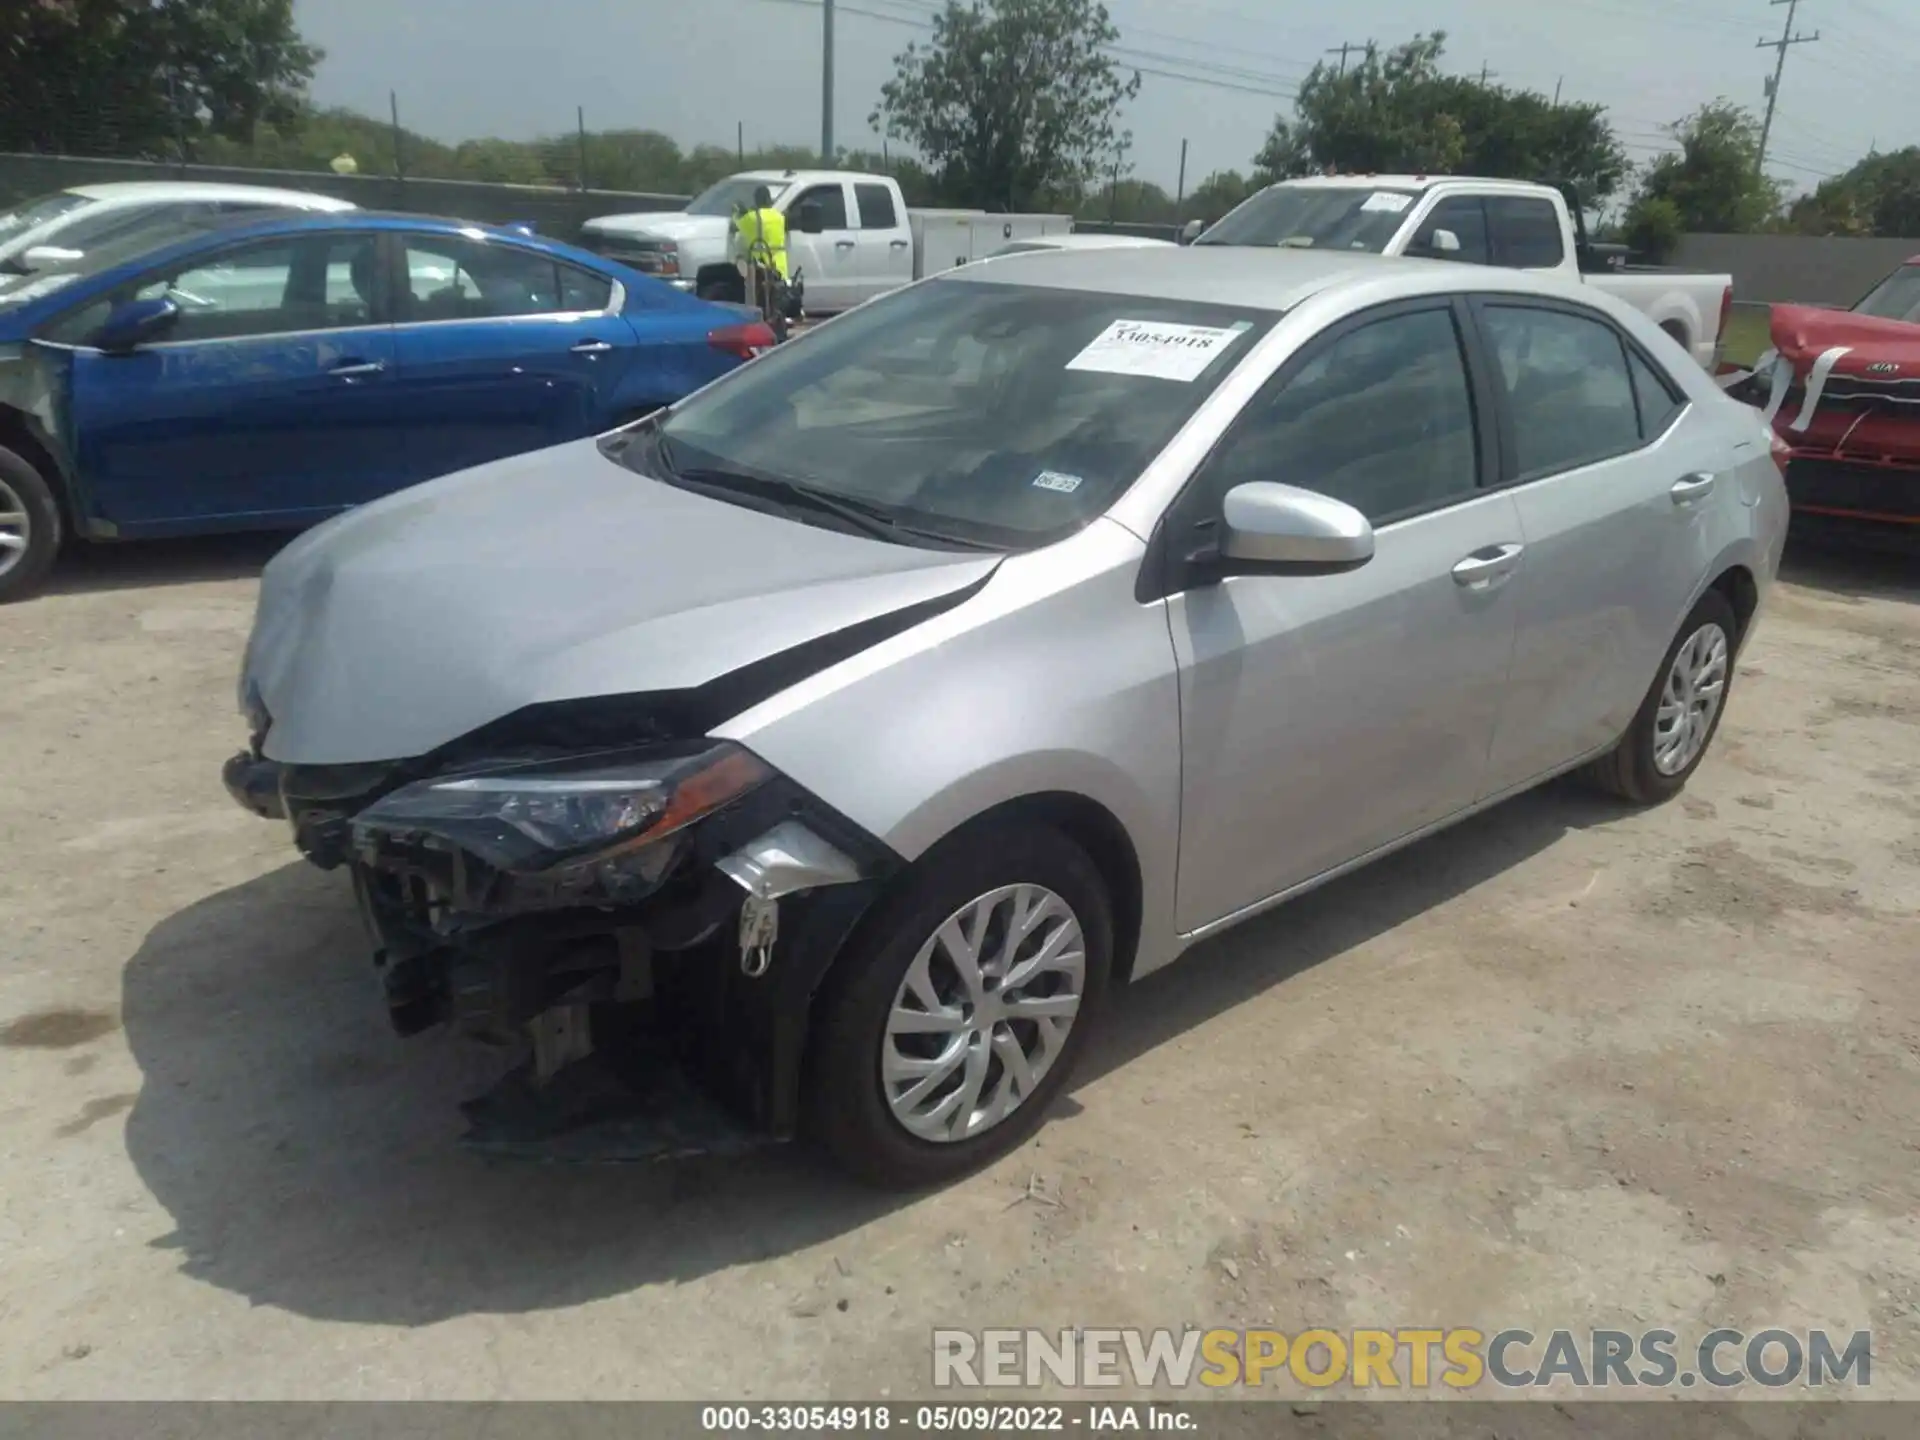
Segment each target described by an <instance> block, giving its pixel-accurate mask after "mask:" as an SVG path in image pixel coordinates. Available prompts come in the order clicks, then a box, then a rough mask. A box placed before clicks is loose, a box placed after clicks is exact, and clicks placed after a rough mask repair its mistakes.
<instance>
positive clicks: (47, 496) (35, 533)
mask: <svg viewBox="0 0 1920 1440" xmlns="http://www.w3.org/2000/svg"><path fill="white" fill-rule="evenodd" d="M0 477H4V478H5V479H6V482H7V488H8V489H10V490H12V491H13V493H14V494H16V495H18V496H19V497H20V501H21V503H22V504H23V505H25V506H26V510H27V551H26V554H25V555H23V556H22V557H21V559H20V561H19V563H18V564H16V565H15V566H14V567H13V568H12V569H11V570H9V571H7V572H6V573H5V574H4V575H0V605H4V604H6V603H7V602H8V601H9V600H24V599H26V597H27V596H29V595H31V594H32V593H33V592H34V591H35V590H37V589H39V588H40V582H41V581H43V580H45V579H46V578H47V572H48V571H49V570H51V569H52V568H53V561H54V557H55V556H56V555H58V554H59V553H60V504H59V502H58V501H57V500H55V499H54V498H53V491H52V489H51V488H49V486H48V485H47V482H46V480H45V479H44V478H43V477H42V476H41V474H40V472H39V471H38V470H37V469H35V468H34V467H33V466H32V465H30V464H28V463H27V461H25V460H23V459H22V458H21V457H20V456H19V455H16V454H15V453H14V452H13V451H11V450H8V449H6V448H5V447H4V446H0Z"/></svg>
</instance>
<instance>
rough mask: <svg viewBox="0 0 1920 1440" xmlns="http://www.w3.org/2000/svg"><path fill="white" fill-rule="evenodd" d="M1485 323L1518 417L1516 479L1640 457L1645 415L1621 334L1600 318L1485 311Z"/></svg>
mask: <svg viewBox="0 0 1920 1440" xmlns="http://www.w3.org/2000/svg"><path fill="white" fill-rule="evenodd" d="M1480 323H1481V326H1482V327H1483V329H1484V330H1485V332H1486V336H1487V343H1488V345H1489V346H1490V347H1491V348H1492V350H1493V353H1494V356H1495V359H1496V361H1497V365H1496V369H1497V371H1498V375H1497V379H1498V381H1499V384H1500V385H1501V387H1502V388H1503V390H1504V391H1505V394H1506V400H1507V407H1508V410H1509V412H1510V413H1511V415H1512V417H1513V432H1514V446H1515V451H1516V456H1515V468H1516V469H1517V471H1518V475H1517V477H1516V478H1518V479H1520V480H1534V479H1538V478H1539V477H1541V476H1543V475H1552V474H1556V473H1558V472H1559V471H1562V470H1572V469H1576V468H1578V467H1579V466H1582V465H1590V464H1593V463H1594V462H1596V461H1599V460H1606V459H1609V458H1611V457H1612V456H1615V455H1623V454H1625V453H1626V452H1628V451H1630V450H1636V449H1638V448H1639V447H1640V444H1641V432H1640V411H1639V406H1638V404H1637V403H1636V402H1635V399H1634V386H1633V378H1632V376H1631V374H1630V373H1629V371H1628V368H1627V351H1626V347H1625V345H1624V344H1623V342H1622V341H1621V339H1620V335H1619V332H1617V331H1616V330H1615V329H1614V328H1613V326H1611V325H1609V324H1608V323H1607V322H1606V321H1604V320H1602V319H1600V318H1599V317H1598V316H1593V317H1588V316H1585V315H1579V314H1575V313H1573V312H1572V311H1570V310H1549V309H1544V308H1541V307H1537V306H1529V305H1511V304H1494V303H1488V304H1483V305H1482V306H1481V307H1480Z"/></svg>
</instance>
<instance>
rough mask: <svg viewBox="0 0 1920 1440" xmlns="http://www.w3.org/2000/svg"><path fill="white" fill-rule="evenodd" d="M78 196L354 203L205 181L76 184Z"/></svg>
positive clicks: (318, 206)
mask: <svg viewBox="0 0 1920 1440" xmlns="http://www.w3.org/2000/svg"><path fill="white" fill-rule="evenodd" d="M71 193H72V194H75V195H84V196H86V197H87V199H89V200H110V201H118V202H132V201H139V200H257V201H261V202H263V203H264V202H268V201H271V202H273V203H275V204H280V205H302V206H306V207H309V208H311V209H315V210H329V211H336V210H351V209H353V208H354V206H353V202H352V201H351V200H342V199H339V198H338V197H337V196H333V195H321V194H317V193H316V192H314V191H311V190H280V189H275V188H273V187H271V186H267V185H223V184H216V183H212V182H208V181H201V180H117V181H112V182H109V183H107V184H102V185H75V186H73V187H72V189H71Z"/></svg>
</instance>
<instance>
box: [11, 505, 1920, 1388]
mask: <svg viewBox="0 0 1920 1440" xmlns="http://www.w3.org/2000/svg"><path fill="white" fill-rule="evenodd" d="M270 548H271V547H270V546H269V545H266V544H263V543H261V542H257V541H242V542H235V541H225V542H221V543H219V544H213V545H205V544H196V545H185V546H168V547H159V548H154V549H149V550H144V551H138V552H132V551H128V552H119V553H112V552H107V553H101V554H97V555H92V556H83V557H81V560H80V562H79V563H77V564H75V565H71V566H69V567H68V569H67V570H66V571H65V572H64V574H63V576H62V577H61V581H60V584H59V586H58V587H57V588H56V591H55V593H53V594H51V595H49V596H47V597H45V598H42V599H39V600H36V601H33V602H30V603H26V604H23V605H16V606H12V607H9V608H7V609H6V610H4V611H0V797H4V799H0V917H4V919H3V921H0V1075H4V1077H5V1078H4V1084H0V1395H5V1396H8V1397H35V1398H58V1397H205V1398H266V1397H288V1398H302V1397H305V1398H372V1397H446V1398H467V1397H471V1398H535V1397H561V1396H567V1397H585V1396H593V1397H601V1396H604V1397H634V1396H680V1397H716V1396H727V1397H735V1396H741V1395H751V1396H767V1395H774V1396H785V1397H789V1398H792V1397H801V1396H810V1397H815V1398H819V1397H826V1396H832V1397H848V1398H858V1397H867V1398H872V1397H874V1396H876V1395H878V1394H891V1395H892V1396H894V1397H903V1396H906V1395H909V1394H916V1393H923V1392H924V1391H925V1390H926V1388H927V1385H928V1383H929V1376H930V1362H929V1344H928V1332H929V1330H930V1329H931V1328H932V1327H934V1326H937V1325H954V1324H959V1325H973V1326H978V1325H995V1324H1001V1325H1034V1326H1043V1327H1049V1328H1058V1327H1062V1326H1072V1325H1133V1324H1138V1325H1182V1324H1187V1323H1194V1324H1203V1325H1228V1326H1240V1325H1267V1324H1271V1325H1276V1326H1278V1327H1279V1328H1282V1329H1285V1330H1293V1331H1297V1330H1299V1329H1301V1328H1305V1327H1306V1326H1309V1325H1314V1324H1324V1325H1328V1326H1331V1327H1334V1328H1336V1329H1337V1328H1345V1327H1349V1326H1356V1325H1382V1326H1389V1327H1391V1326H1408V1325H1422V1324H1425V1325H1463V1324H1465V1325H1476V1326H1479V1327H1482V1328H1484V1329H1487V1330H1489V1331H1491V1330H1495V1329H1499V1328H1503V1327H1506V1326H1510V1325H1521V1326H1527V1327H1529V1328H1532V1329H1535V1330H1550V1329H1552V1328H1554V1327H1556V1326H1572V1327H1581V1328H1584V1327H1587V1326H1591V1325H1617V1326H1619V1327H1620V1328H1624V1329H1629V1330H1638V1329H1644V1328H1647V1327H1648V1326H1652V1325H1665V1326H1668V1327H1670V1328H1673V1329H1676V1330H1679V1331H1681V1332H1683V1333H1689V1332H1695V1333H1697V1332H1700V1331H1704V1330H1706V1329H1708V1328H1711V1327H1712V1326H1713V1325H1716V1324H1721V1323H1724V1324H1729V1325H1733V1326H1736V1327H1741V1328H1745V1329H1748V1330H1757V1329H1760V1328H1764V1327H1765V1326H1767V1325H1772V1324H1784V1325H1789V1326H1796V1327H1806V1326H1815V1325H1822V1324H1824V1325H1827V1326H1831V1327H1837V1328H1839V1329H1841V1330H1845V1331H1851V1330H1854V1329H1858V1328H1866V1327H1871V1328H1872V1330H1873V1332H1874V1386H1873V1393H1874V1394H1875V1395H1878V1396H1894V1395H1900V1396H1909V1397H1911V1396H1920V1164H1917V1163H1916V1161H1917V1160H1920V1131H1916V1129H1915V1127H1914V1124H1913V1116H1914V1115H1915V1114H1917V1113H1920V990H1916V987H1915V985H1914V984H1913V974H1914V964H1915V960H1916V957H1920V604H1917V603H1916V601H1920V569H1916V568H1915V567H1914V565H1913V563H1912V562H1904V563H1902V562H1897V561H1882V560H1875V559H1872V558H1871V557H1859V556H1845V555H1817V554H1814V555H1808V554H1801V555H1798V556H1797V557H1796V558H1795V559H1794V561H1793V563H1792V566H1791V568H1790V572H1789V583H1787V584H1785V585H1783V586H1782V587H1781V588H1780V589H1779V590H1777V591H1776V592H1775V595H1774V598H1773V601H1772V603H1771V605H1770V607H1769V610H1768V612H1767V613H1766V614H1765V616H1764V618H1763V623H1762V629H1761V633H1760V635H1759V637H1758V639H1757V640H1756V642H1755V644H1754V646H1753V647H1752V648H1751V649H1750V650H1749V652H1748V654H1747V656H1746V659H1745V661H1744V663H1743V664H1742V666H1741V668H1740V672H1739V678H1738V680H1737V683H1736V686H1735V689H1734V693H1733V697H1732V702H1731V710H1730V714H1729V718H1728V720H1727V722H1726V724H1725V726H1724V728H1723V729H1722V731H1721V734H1720V738H1719V739H1718V741H1717V742H1716V745H1715V748H1714V750H1713V752H1712V753H1711V754H1710V755H1709V757H1708V760H1707V763H1706V765H1705V767H1704V768H1703V769H1702V770H1701V772H1700V774H1699V775H1698V776H1697V777H1696V779H1695V781H1694V784H1693V786H1692V787H1691V789H1690V790H1689V791H1688V792H1687V794H1686V795H1685V796H1684V797H1683V798H1682V799H1680V800H1679V801H1677V802H1675V803H1673V804H1670V805H1668V806H1666V807H1664V808H1661V809H1659V810H1656V811H1652V812H1647V813H1631V812H1627V811H1623V810H1621V809H1619V808H1617V807H1614V806H1612V805H1609V804H1607V803H1604V802H1602V801H1599V800H1597V799H1594V798H1590V797H1588V796H1586V795H1585V794H1583V793H1581V792H1579V791H1578V790H1577V789H1574V788H1572V787H1570V786H1567V785H1556V786H1551V787H1548V788H1547V789H1545V790H1543V791H1540V792H1537V793H1535V794H1533V795H1530V796H1527V797H1524V798H1522V799H1520V800H1517V801H1514V802H1512V803H1509V804H1507V805H1505V806H1502V807H1501V808H1500V809H1498V810H1497V811H1494V812H1492V813H1489V814H1487V815H1485V816H1482V817H1480V818H1478V819H1476V820H1474V821H1472V822H1470V823H1468V824H1467V825H1465V826H1463V827H1461V828H1459V829H1457V830H1455V831H1453V832H1451V833H1450V834H1448V835H1445V836H1443V837H1440V838H1438V839H1436V840H1433V841H1429V842H1427V843H1425V844H1422V845H1420V846H1417V847H1415V848H1413V849H1411V850H1409V851H1406V852H1404V853H1402V854H1401V855H1399V856H1397V857H1395V858H1393V859H1391V860H1389V861H1386V862H1384V863H1383V864H1381V865H1379V866H1377V867H1375V868H1374V869H1373V870H1371V871H1370V872H1365V873H1362V874H1359V875H1356V876H1353V877H1350V878H1348V879H1346V880H1344V881H1342V882H1340V883H1338V884H1335V885H1333V886H1330V887H1328V888H1326V889H1324V890H1322V891H1320V892H1319V893H1317V894H1315V895H1313V896H1310V897H1308V898H1306V899H1304V900H1302V901H1300V902H1298V903H1296V904H1293V905H1291V906H1288V907H1286V908H1284V909H1283V910H1281V911H1280V912H1278V913H1276V914H1273V915H1271V916H1269V917H1266V918H1264V919H1262V920H1260V921H1257V922H1254V923H1252V924H1250V925H1248V926H1246V927H1243V928H1242V929H1240V930H1239V931H1236V932H1234V933H1232V934H1230V935H1228V936H1226V937H1224V938H1222V939H1220V940H1218V941H1215V942H1213V943H1210V944H1208V945H1207V946H1205V947H1203V948H1202V949H1201V950H1199V951H1196V952H1195V953H1194V954H1192V955H1191V956H1190V957H1188V958H1187V959H1185V960H1183V961H1182V962H1181V963H1180V964H1178V965H1175V966H1173V967H1170V968H1169V969H1168V970H1166V971H1164V972H1162V973H1160V974H1158V975H1156V976H1154V977H1152V978H1151V979H1149V980H1148V981H1145V982H1143V983H1142V984H1141V985H1140V986H1138V987H1136V988H1135V989H1134V990H1132V991H1131V992H1129V993H1126V994H1123V995H1122V996H1121V998H1120V1003H1118V1004H1117V1005H1116V1006H1115V1007H1114V1008H1113V1010H1112V1011H1110V1012H1109V1015H1108V1017H1107V1019H1108V1022H1109V1023H1108V1026H1107V1029H1106V1032H1105V1034H1104V1035H1103V1036H1102V1037H1101V1039H1100V1042H1099V1043H1098V1044H1097V1045H1096V1046H1095V1047H1094V1048H1093V1050H1092V1051H1091V1052H1090V1053H1089V1055H1088V1057H1087V1061H1088V1063H1087V1064H1086V1065H1085V1066H1084V1068H1083V1070H1082V1072H1081V1074H1080V1076H1079V1077H1078V1082H1077V1084H1076V1086H1075V1087H1074V1090H1073V1092H1072V1095H1071V1097H1070V1098H1069V1099H1067V1100H1066V1101H1064V1102H1063V1103H1062V1104H1061V1105H1060V1106H1059V1108H1058V1111H1057V1113H1056V1114H1055V1116H1054V1117H1053V1119H1052V1121H1051V1123H1050V1124H1049V1125H1048V1126H1047V1127H1046V1129H1045V1130H1044V1131H1043V1132H1042V1134H1041V1136H1040V1138H1039V1139H1038V1140H1037V1141H1036V1142H1034V1143H1032V1144H1030V1145H1028V1146H1027V1147H1026V1148H1025V1149H1023V1150H1021V1151H1019V1152H1018V1153H1016V1154H1015V1155H1013V1156H1012V1157H1010V1158H1009V1159H1008V1160H1006V1161H1005V1162H1004V1163H1002V1164H1000V1165H999V1166H997V1167H995V1168H994V1169H992V1170H990V1171H988V1172H986V1173H983V1174H981V1175H978V1176H976V1177H974V1178H972V1179H970V1180H968V1181H967V1182H965V1183H963V1184H959V1185H956V1186H954V1187H952V1188H950V1189H948V1190H946V1191H944V1192H941V1193H937V1194H932V1195H925V1196H920V1197H915V1198H912V1199H907V1200H902V1199H899V1198H897V1197H880V1196H875V1195H871V1194H868V1193H865V1192H862V1191H858V1190H856V1189H854V1188H852V1187H851V1186H849V1185H848V1184H846V1183H845V1182H842V1181H841V1180H839V1179H837V1178H836V1177H835V1176H834V1175H832V1174H831V1173H829V1172H828V1171H827V1170H826V1169H825V1167H824V1166H823V1165H822V1164H820V1163H818V1162H816V1161H814V1160H813V1159H811V1158H810V1157H809V1156H808V1155H806V1154H805V1153H803V1152H779V1153H774V1154H770V1155H766V1156H762V1157H759V1158H755V1159H752V1160H748V1161H736V1162H726V1163H722V1162H715V1161H704V1162H702V1161H696V1162H688V1163H683V1164H680V1165H676V1166H667V1167H647V1168H635V1169H612V1170H571V1169H541V1168H528V1167H520V1166H514V1165H503V1164H487V1163H483V1162H480V1161H478V1160H476V1159H474V1158H473V1157H470V1156H468V1155H466V1154H464V1153H462V1152H460V1151H457V1150H456V1149H455V1148H454V1147H453V1144H452V1142H453V1139H454V1136H455V1134H456V1132H457V1130H458V1128H459V1126H458V1120H457V1117H456V1115H455V1113H454V1110H453V1105H454V1102H455V1101H456V1100H457V1099H459V1098H462V1097H463V1096H464V1095H465V1094H467V1093H468V1092H469V1091H470V1090H471V1089H472V1088H473V1080H474V1074H475V1072H474V1069H473V1067H472V1063H471V1061H470V1059H469V1058H468V1057H466V1056H464V1055H463V1054H462V1053H461V1052H460V1051H459V1050H458V1049H457V1047H455V1046H453V1045H451V1044H449V1043H444V1042H441V1041H439V1040H434V1039H427V1040H421V1041H414V1042H405V1043H403V1042H400V1041H398V1040H396V1039H394V1038H393V1037H392V1036H391V1035H390V1034H389V1033H388V1031H387V1030H386V1028H385V1019H384V1016H383V1014H382V1011H381V1006H380V1004H379V1001H378V999H377V996H376V993H375V989H374V981H373V978H372V971H371V968H370V967H369V966H368V964H367V963H366V958H365V955H364V951H363V945H362V941H361V938H360V933H359V930H358V927H357V923H356V921H355V918H354V915H353V912H352V909H351V907H350V903H349V899H348V895H347V891H346V886H345V883H344V881H343V880H341V879H340V878H339V877H338V876H329V875H323V874H321V873H319V872H317V871H314V870H312V869H311V868H309V867H307V866H305V865H303V864H300V863H298V862H297V861H296V860H295V859H294V857H293V856H292V852H291V850H290V847H289V845H288V844H287V841H286V837H285V835H284V833H283V832H282V830H281V829H280V828H279V827H276V826H273V825H269V824H266V823H264V822H261V821H257V820H253V819H250V818H249V817H247V816H245V815H243V814H241V813H240V812H239V811H238V810H237V809H235V808H234V807H233V806H232V805H231V804H229V803H228V801H227V800H226V798H225V796H224V794H223V793H222V792H221V790H220V787H219V783H218V770H219V765H220V762H221V761H222V760H223V759H224V758H225V756H226V755H227V754H228V753H229V752H230V751H231V750H233V749H234V748H236V745H237V743H238V741H239V740H240V738H241V737H240V734H239V726H238V722H237V720H236V718H235V716H234V714H233V699H232V694H233V676H234V672H235V667H236V664H237V659H238V655H239V650H240V646H241V644H242V641H243V638H244V632H245V628H246V625H247V623H248V619H249V615H250V609H251V605H252V597H253V591H254V575H255V573H256V572H257V568H258V565H259V563H260V561H261V560H262V559H263V558H264V556H265V555H266V554H267V553H269V551H270ZM1029 1195H1037V1196H1038V1197H1039V1198H1023V1197H1028V1196H1029ZM1289 1383H1290V1382H1289Z"/></svg>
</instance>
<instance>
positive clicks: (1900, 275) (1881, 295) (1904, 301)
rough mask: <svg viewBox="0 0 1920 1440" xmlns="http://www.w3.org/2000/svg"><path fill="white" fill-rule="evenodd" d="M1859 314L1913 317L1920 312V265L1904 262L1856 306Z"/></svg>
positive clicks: (1892, 317) (1855, 309) (1895, 317)
mask: <svg viewBox="0 0 1920 1440" xmlns="http://www.w3.org/2000/svg"><path fill="white" fill-rule="evenodd" d="M1853 308H1854V312H1855V313H1856V314H1859V315H1871V316H1873V317H1874V318H1875V319H1878V320H1912V319H1914V318H1915V313H1916V312H1920V265H1902V266H1901V267H1900V268H1899V269H1898V270H1896V271H1894V272H1893V274H1891V275H1889V276H1888V277H1887V278H1886V279H1884V280H1882V281H1881V282H1880V283H1879V284H1878V285H1876V286H1874V287H1873V289H1872V290H1870V291H1868V292H1867V297H1866V298H1865V299H1864V300H1862V301H1861V302H1860V303H1859V304H1858V305H1856V306H1854V307H1853Z"/></svg>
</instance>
